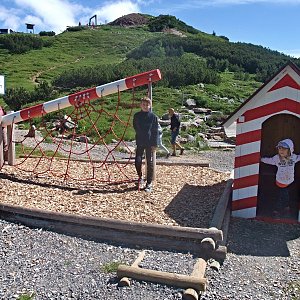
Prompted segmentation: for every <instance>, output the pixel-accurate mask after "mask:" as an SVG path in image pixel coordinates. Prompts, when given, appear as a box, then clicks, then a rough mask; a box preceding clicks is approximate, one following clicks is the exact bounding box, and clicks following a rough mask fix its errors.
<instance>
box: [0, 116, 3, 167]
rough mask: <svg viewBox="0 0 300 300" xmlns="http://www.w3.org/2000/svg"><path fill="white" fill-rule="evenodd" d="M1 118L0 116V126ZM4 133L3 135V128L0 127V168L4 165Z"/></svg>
mask: <svg viewBox="0 0 300 300" xmlns="http://www.w3.org/2000/svg"><path fill="white" fill-rule="evenodd" d="M1 118H2V117H1V116H0V124H1ZM3 138H4V133H3V127H2V126H0V168H1V167H2V166H3V165H4V147H3V143H4V139H3Z"/></svg>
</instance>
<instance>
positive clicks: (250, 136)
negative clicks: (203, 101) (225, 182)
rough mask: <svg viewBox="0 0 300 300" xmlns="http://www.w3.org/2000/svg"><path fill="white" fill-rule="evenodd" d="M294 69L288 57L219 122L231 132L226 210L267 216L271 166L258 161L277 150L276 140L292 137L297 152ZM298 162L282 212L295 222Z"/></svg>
mask: <svg viewBox="0 0 300 300" xmlns="http://www.w3.org/2000/svg"><path fill="white" fill-rule="evenodd" d="M299 102H300V69H299V68H298V67H297V66H296V65H294V64H293V63H291V62H289V63H288V64H286V65H285V66H284V67H282V68H281V69H280V70H279V71H278V72H277V73H276V74H275V75H274V76H273V77H272V78H271V79H270V80H269V81H267V82H266V83H265V84H264V85H263V86H262V87H261V88H259V89H258V90H257V91H256V92H255V93H254V94H253V95H252V96H251V97H250V98H249V99H247V100H246V101H245V102H244V103H243V104H242V105H241V106H240V107H239V108H238V109H237V110H236V111H234V112H233V113H232V115H231V116H229V117H228V119H227V120H226V121H225V122H224V124H223V126H224V129H225V132H226V134H227V136H229V137H233V136H235V137H236V150H235V162H234V181H233V189H232V215H233V216H235V217H242V218H265V217H266V218H269V217H271V218H272V210H273V208H274V201H275V197H277V193H278V192H276V186H275V173H276V167H275V166H271V165H266V164H263V163H261V162H260V158H261V157H264V156H273V155H275V154H276V153H277V149H276V145H277V143H278V142H279V141H280V140H282V139H285V138H289V139H292V141H293V142H294V146H295V151H294V153H296V154H299V153H300V103H299ZM299 191H300V163H297V164H296V167H295V183H294V184H293V187H292V189H291V190H290V202H291V205H290V208H291V210H290V212H289V215H288V216H283V217H282V219H284V218H286V219H287V220H290V221H298V222H300V200H299V199H300V193H299Z"/></svg>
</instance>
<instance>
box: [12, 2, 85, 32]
mask: <svg viewBox="0 0 300 300" xmlns="http://www.w3.org/2000/svg"><path fill="white" fill-rule="evenodd" d="M15 3H16V4H17V5H18V6H20V7H23V8H24V10H25V12H26V11H28V15H27V16H26V17H24V19H25V18H26V20H27V22H31V21H30V16H31V17H32V18H33V17H35V18H38V19H39V20H41V22H42V23H41V24H39V25H40V26H41V27H42V28H41V29H47V30H53V31H55V32H57V33H58V32H61V31H63V30H65V29H66V26H73V25H76V24H77V23H78V21H77V15H79V14H80V13H82V12H84V11H85V9H84V7H82V6H81V5H78V4H73V3H71V2H68V1H66V0H48V1H40V0H15ZM32 23H34V22H32Z"/></svg>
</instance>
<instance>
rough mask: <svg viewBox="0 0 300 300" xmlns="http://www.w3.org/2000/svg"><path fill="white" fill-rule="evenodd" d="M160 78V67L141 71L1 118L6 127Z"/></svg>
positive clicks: (2, 124)
mask: <svg viewBox="0 0 300 300" xmlns="http://www.w3.org/2000/svg"><path fill="white" fill-rule="evenodd" d="M159 80H161V73H160V70H159V69H155V70H152V71H148V72H144V73H140V74H137V75H134V76H130V77H127V78H124V79H120V80H117V81H114V82H110V83H107V84H104V85H100V86H97V87H94V88H90V89H87V90H84V91H80V92H77V93H75V94H71V95H68V96H64V97H61V98H57V99H54V100H51V101H48V102H45V103H42V104H38V105H35V106H32V107H29V108H25V109H22V110H20V111H17V112H12V113H9V114H7V115H5V116H3V117H2V120H1V119H0V121H1V126H2V127H6V126H8V125H11V124H16V123H19V122H22V121H26V120H28V119H32V118H35V117H41V116H43V115H45V114H47V113H50V112H54V111H57V110H60V109H64V108H66V107H69V106H75V107H76V106H77V107H79V106H81V105H83V104H84V103H86V102H89V101H91V100H94V99H98V98H102V97H104V96H107V95H110V94H113V93H117V92H122V91H125V90H128V89H131V88H134V87H138V86H142V85H146V84H150V83H152V82H156V81H159Z"/></svg>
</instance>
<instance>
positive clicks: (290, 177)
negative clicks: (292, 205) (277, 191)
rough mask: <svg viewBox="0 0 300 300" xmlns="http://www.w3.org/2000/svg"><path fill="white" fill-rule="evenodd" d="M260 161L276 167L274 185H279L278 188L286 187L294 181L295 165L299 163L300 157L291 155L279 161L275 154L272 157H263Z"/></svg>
mask: <svg viewBox="0 0 300 300" xmlns="http://www.w3.org/2000/svg"><path fill="white" fill-rule="evenodd" d="M261 161H262V162H264V163H266V164H269V165H275V166H277V172H276V183H279V186H280V185H281V187H283V186H288V185H289V184H291V183H292V182H293V181H294V179H295V178H294V177H295V164H296V163H297V162H298V161H300V155H297V154H294V153H293V154H292V155H291V156H290V157H289V158H287V159H280V157H279V155H278V154H276V155H274V156H273V157H263V158H261Z"/></svg>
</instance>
